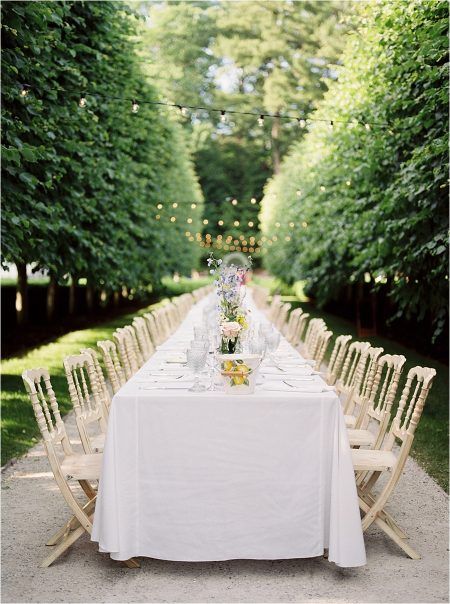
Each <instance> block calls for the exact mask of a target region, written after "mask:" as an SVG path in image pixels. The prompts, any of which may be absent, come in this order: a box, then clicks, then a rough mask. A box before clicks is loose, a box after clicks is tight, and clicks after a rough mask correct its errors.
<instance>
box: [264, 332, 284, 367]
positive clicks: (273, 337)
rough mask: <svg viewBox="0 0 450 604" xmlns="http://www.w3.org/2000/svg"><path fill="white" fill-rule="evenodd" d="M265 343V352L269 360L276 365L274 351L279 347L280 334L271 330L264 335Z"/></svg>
mask: <svg viewBox="0 0 450 604" xmlns="http://www.w3.org/2000/svg"><path fill="white" fill-rule="evenodd" d="M264 339H265V343H266V350H267V352H268V353H269V358H270V360H271V361H272V362H273V363H274V364H276V361H275V358H274V353H275V352H276V350H277V349H278V346H279V345H280V339H281V336H280V332H279V331H276V330H275V329H274V330H272V331H271V332H269V333H266V335H265V338H264Z"/></svg>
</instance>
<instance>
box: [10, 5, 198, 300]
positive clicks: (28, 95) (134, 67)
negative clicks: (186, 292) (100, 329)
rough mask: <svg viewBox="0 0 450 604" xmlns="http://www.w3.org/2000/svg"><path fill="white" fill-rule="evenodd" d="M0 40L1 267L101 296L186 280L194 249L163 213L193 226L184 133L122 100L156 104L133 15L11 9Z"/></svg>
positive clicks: (75, 8) (106, 9)
mask: <svg viewBox="0 0 450 604" xmlns="http://www.w3.org/2000/svg"><path fill="white" fill-rule="evenodd" d="M2 31H3V53H2V71H3V86H2V110H3V128H4V135H3V144H2V156H3V179H2V184H3V187H2V195H3V221H2V230H3V256H2V258H3V262H15V263H35V265H36V266H37V268H42V269H47V270H48V271H49V272H50V273H51V274H53V275H55V276H56V277H57V278H60V279H61V278H66V277H67V276H68V275H71V276H72V277H74V278H79V277H84V278H87V279H88V281H90V282H92V283H95V284H96V286H98V287H101V288H102V289H105V290H117V289H119V288H121V287H122V286H127V287H128V288H141V287H147V286H148V284H149V283H154V284H155V283H157V282H158V281H159V279H160V278H161V276H163V275H164V274H167V273H170V272H173V271H174V270H178V271H180V272H186V273H187V272H190V270H191V267H192V266H195V263H196V258H197V256H198V251H197V248H196V247H195V246H192V245H191V244H190V242H189V241H188V240H187V239H186V238H185V237H184V230H185V226H184V225H182V224H181V222H180V221H179V222H178V223H176V224H173V223H171V222H170V215H171V213H170V210H169V208H170V204H171V203H172V202H174V203H178V206H179V208H178V211H177V216H178V217H179V218H183V217H186V216H187V213H188V207H190V205H189V204H192V203H196V204H199V208H198V212H197V213H196V214H195V215H194V219H193V229H194V230H196V229H199V228H200V224H201V206H200V204H201V201H202V194H201V190H200V187H199V185H198V183H197V180H196V176H195V173H194V169H193V165H192V162H191V159H190V154H189V151H188V149H187V145H186V143H185V136H184V133H183V130H182V128H181V127H180V125H179V124H178V123H177V122H176V121H174V120H172V119H171V118H170V115H168V113H167V112H165V111H163V110H162V109H159V108H157V107H155V106H153V105H145V104H142V105H141V106H140V107H139V111H138V112H137V113H133V112H132V111H131V102H130V101H127V102H124V101H121V100H119V99H120V98H128V99H133V98H155V97H157V95H158V93H157V90H156V89H155V87H154V86H153V85H152V84H151V83H149V82H148V80H147V78H146V77H145V76H144V75H143V74H142V71H141V69H140V65H139V63H138V58H137V55H136V52H135V43H134V41H133V40H132V36H133V35H135V33H136V31H137V18H136V16H134V15H133V14H132V11H131V10H130V9H129V8H128V7H127V5H126V4H125V3H117V2H74V1H70V2H6V3H3V5H2ZM80 97H81V98H83V99H85V100H84V101H82V102H81V105H83V104H84V106H80ZM115 97H119V99H117V98H115ZM160 203H163V204H164V208H163V211H160V210H159V209H158V204H160ZM157 216H160V218H159V220H158V219H157ZM180 234H182V236H181V237H180Z"/></svg>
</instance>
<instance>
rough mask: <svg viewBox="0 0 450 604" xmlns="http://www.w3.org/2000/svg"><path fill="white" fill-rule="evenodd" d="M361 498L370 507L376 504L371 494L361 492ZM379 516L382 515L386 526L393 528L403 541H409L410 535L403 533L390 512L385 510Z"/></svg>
mask: <svg viewBox="0 0 450 604" xmlns="http://www.w3.org/2000/svg"><path fill="white" fill-rule="evenodd" d="M359 496H360V497H361V498H362V499H364V501H365V502H366V503H367V504H368V505H369V506H372V505H373V504H374V503H375V498H374V497H373V495H371V494H370V493H361V492H360V493H359ZM379 515H380V518H381V519H382V520H384V521H385V522H386V524H388V525H389V526H390V527H391V528H392V530H394V531H395V532H396V533H397V535H398V536H399V537H400V538H401V539H408V535H407V534H406V533H405V532H404V531H403V529H401V528H400V527H399V526H398V524H397V523H396V522H395V520H394V519H393V518H392V516H391V515H390V514H389V513H388V512H386V511H385V510H382V511H381V512H379Z"/></svg>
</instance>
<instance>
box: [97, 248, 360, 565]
mask: <svg viewBox="0 0 450 604" xmlns="http://www.w3.org/2000/svg"><path fill="white" fill-rule="evenodd" d="M208 264H209V268H210V272H211V273H212V274H213V275H214V285H215V291H214V292H212V293H210V294H209V295H207V296H206V297H204V298H203V299H201V300H200V301H199V302H197V303H196V304H195V305H194V306H193V307H192V308H191V309H190V311H189V312H188V313H187V315H186V316H185V318H184V320H182V321H181V323H180V324H179V326H178V328H177V329H176V330H175V331H174V332H173V333H172V335H171V336H169V337H168V338H166V340H165V341H164V342H162V343H160V344H159V345H158V346H157V347H156V350H155V352H154V354H152V355H151V357H150V358H149V359H148V360H147V361H146V362H144V364H143V365H142V366H141V368H140V369H138V370H137V371H136V373H135V374H134V375H132V377H131V378H130V379H129V380H128V381H127V382H126V383H125V385H123V386H122V387H121V388H120V390H118V391H117V392H116V394H115V395H114V397H113V400H112V404H111V409H110V414H109V423H108V431H107V435H106V441H105V447H104V452H103V466H102V477H101V480H100V484H99V491H98V496H97V503H96V513H95V517H94V525H93V532H92V540H93V541H97V542H98V544H99V550H100V551H101V552H108V553H109V554H110V556H111V558H113V559H115V560H128V559H130V558H133V557H135V556H147V557H153V558H159V559H163V560H178V561H197V562H200V561H213V560H232V559H283V558H303V557H315V556H323V555H324V553H326V556H327V558H328V560H329V561H332V562H335V563H336V564H337V565H340V566H361V565H364V564H365V562H366V557H365V549H364V541H363V536H362V529H361V520H360V515H359V508H358V499H357V495H356V486H355V479H354V473H353V466H352V460H351V455H350V447H349V443H348V438H347V433H346V427H345V420H344V415H343V412H342V408H341V403H340V401H339V398H338V397H337V395H336V393H335V391H334V389H333V388H332V387H331V386H329V385H327V383H326V382H325V380H324V379H323V376H322V375H321V373H320V371H319V370H317V367H316V366H315V362H314V360H311V359H307V358H304V357H303V356H302V355H301V354H300V353H299V352H298V350H296V348H294V347H293V346H292V345H291V344H290V343H289V342H288V341H287V339H285V338H284V337H283V335H282V334H281V333H280V331H279V330H278V329H277V328H276V327H275V326H274V325H273V323H272V322H271V321H269V320H268V318H267V317H266V315H265V314H264V313H263V312H262V311H261V310H259V308H258V307H257V306H256V304H255V301H254V300H253V297H252V294H251V291H250V290H249V288H248V287H247V286H246V283H245V281H246V271H247V269H245V268H243V267H237V266H234V265H232V264H231V265H227V266H222V265H221V261H220V260H216V259H215V258H214V257H213V256H212V255H211V257H210V259H209V261H208Z"/></svg>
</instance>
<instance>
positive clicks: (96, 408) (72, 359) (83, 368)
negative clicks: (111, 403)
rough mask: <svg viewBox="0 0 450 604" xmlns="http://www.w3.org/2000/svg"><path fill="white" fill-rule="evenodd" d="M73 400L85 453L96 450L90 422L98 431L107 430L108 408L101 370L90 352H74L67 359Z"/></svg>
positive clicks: (68, 379)
mask: <svg viewBox="0 0 450 604" xmlns="http://www.w3.org/2000/svg"><path fill="white" fill-rule="evenodd" d="M64 370H65V372H66V378H67V384H68V386H69V395H70V400H71V401H72V405H73V408H74V411H75V420H76V422H77V428H78V432H79V434H80V438H81V444H82V445H83V449H84V451H85V453H94V449H95V448H94V447H93V446H92V445H91V434H90V432H89V427H88V426H89V425H90V424H93V425H94V426H95V428H96V429H97V433H98V432H102V433H104V434H105V433H106V429H107V415H106V414H107V409H106V407H105V405H104V403H103V402H102V399H101V396H100V391H99V386H98V380H97V373H96V371H95V366H94V362H93V360H92V357H91V356H90V355H89V354H73V355H69V356H67V357H66V358H65V359H64Z"/></svg>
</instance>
